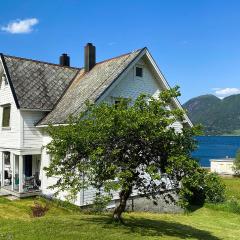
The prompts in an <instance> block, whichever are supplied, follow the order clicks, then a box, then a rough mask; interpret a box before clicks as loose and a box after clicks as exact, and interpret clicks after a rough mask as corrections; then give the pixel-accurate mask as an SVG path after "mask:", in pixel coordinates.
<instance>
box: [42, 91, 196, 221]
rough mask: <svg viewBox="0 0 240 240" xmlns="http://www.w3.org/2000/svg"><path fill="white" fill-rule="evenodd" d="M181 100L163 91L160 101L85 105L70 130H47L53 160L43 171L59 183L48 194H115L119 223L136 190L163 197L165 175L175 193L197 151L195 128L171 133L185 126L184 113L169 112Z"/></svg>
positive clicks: (147, 98) (175, 93)
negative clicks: (89, 191)
mask: <svg viewBox="0 0 240 240" xmlns="http://www.w3.org/2000/svg"><path fill="white" fill-rule="evenodd" d="M179 95H180V93H179V91H178V87H175V88H173V89H171V90H166V91H162V92H161V93H160V94H159V98H158V99H156V98H153V97H151V96H148V95H141V96H139V97H138V98H137V99H136V100H135V101H134V102H133V101H131V100H130V99H122V100H121V101H120V102H119V104H118V105H115V106H114V105H110V104H108V103H105V102H102V103H100V104H95V105H94V104H89V103H88V104H87V108H86V111H85V112H83V113H82V114H80V115H79V116H77V117H71V118H70V119H69V122H68V125H66V126H58V127H54V126H50V127H49V128H48V130H47V131H48V133H49V135H50V136H51V138H52V141H51V142H50V143H49V144H48V146H47V149H48V152H49V154H50V155H51V156H52V160H51V162H50V165H49V167H47V168H45V170H46V171H47V176H49V177H50V176H58V177H59V180H58V181H57V183H56V184H55V185H54V186H52V188H55V189H57V192H59V191H65V190H68V191H69V193H70V196H75V195H76V194H77V192H79V189H81V188H87V187H88V186H93V187H95V188H96V189H98V190H99V192H100V191H102V192H108V193H110V192H111V191H112V190H118V191H119V199H120V203H119V205H118V206H117V207H116V208H115V211H114V214H113V217H114V219H116V220H120V221H121V219H122V218H121V216H122V213H123V212H124V210H125V208H126V203H127V200H128V199H129V197H130V195H131V194H132V192H133V190H134V189H137V190H138V191H139V193H140V194H141V195H144V196H148V197H151V198H153V199H155V198H156V196H157V195H158V194H161V192H162V191H163V186H161V188H160V186H159V180H160V178H161V174H163V173H168V174H169V178H171V180H173V181H175V182H176V184H175V185H176V187H177V188H178V187H179V182H180V181H181V180H182V178H183V177H184V176H186V175H187V174H189V173H190V170H189V169H192V170H191V171H193V170H194V169H195V168H196V165H195V163H196V162H195V161H194V160H191V162H190V164H188V161H189V159H191V157H190V156H191V152H192V151H193V150H194V148H195V145H196V142H195V140H194V138H193V136H195V135H196V134H197V133H198V131H199V128H198V127H193V128H190V127H184V128H183V129H182V131H181V132H178V131H176V130H175V129H174V127H173V124H174V123H175V122H176V121H179V122H180V123H181V124H182V125H184V126H185V125H186V123H185V119H184V112H183V111H182V110H181V109H177V108H173V107H172V105H173V102H172V101H173V98H174V97H178V96H179ZM169 106H170V107H169ZM179 158H181V159H182V160H183V162H181V164H180V165H179V167H178V168H177V169H176V166H175V164H174V163H173V159H179ZM180 166H182V167H180ZM188 166H189V167H188ZM176 173H177V174H176Z"/></svg>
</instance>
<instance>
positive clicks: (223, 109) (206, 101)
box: [183, 94, 240, 135]
mask: <svg viewBox="0 0 240 240" xmlns="http://www.w3.org/2000/svg"><path fill="white" fill-rule="evenodd" d="M183 107H184V108H185V109H186V110H187V112H188V116H189V118H190V119H191V120H192V122H193V123H201V124H202V125H203V126H204V131H205V134H206V135H223V134H230V135H240V94H237V95H232V96H229V97H226V98H224V99H222V100H221V99H219V98H217V97H216V96H214V95H203V96H199V97H196V98H192V99H190V100H189V101H187V102H186V103H185V104H184V105H183Z"/></svg>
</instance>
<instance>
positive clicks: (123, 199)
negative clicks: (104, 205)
mask: <svg viewBox="0 0 240 240" xmlns="http://www.w3.org/2000/svg"><path fill="white" fill-rule="evenodd" d="M131 193H132V188H131V189H128V190H122V191H121V192H120V193H119V197H120V203H119V205H118V206H117V207H116V208H115V210H114V213H113V219H114V220H115V221H116V222H121V223H123V220H122V213H123V212H124V211H125V208H126V205H127V200H128V198H129V196H130V195H131Z"/></svg>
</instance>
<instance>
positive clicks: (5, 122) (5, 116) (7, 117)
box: [2, 106, 11, 127]
mask: <svg viewBox="0 0 240 240" xmlns="http://www.w3.org/2000/svg"><path fill="white" fill-rule="evenodd" d="M10 109H11V108H10V106H6V107H3V118H2V126H3V127H9V126H10V124H9V123H10Z"/></svg>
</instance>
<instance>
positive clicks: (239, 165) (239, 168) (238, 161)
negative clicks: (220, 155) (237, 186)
mask: <svg viewBox="0 0 240 240" xmlns="http://www.w3.org/2000/svg"><path fill="white" fill-rule="evenodd" d="M233 170H234V172H235V174H236V175H237V176H240V149H238V150H237V153H236V158H235V161H234V163H233Z"/></svg>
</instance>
